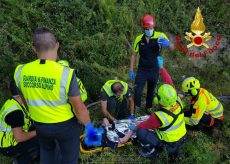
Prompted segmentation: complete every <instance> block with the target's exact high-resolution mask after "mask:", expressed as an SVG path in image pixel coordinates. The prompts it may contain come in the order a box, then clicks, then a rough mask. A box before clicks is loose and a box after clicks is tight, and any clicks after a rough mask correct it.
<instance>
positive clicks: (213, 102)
mask: <svg viewBox="0 0 230 164" xmlns="http://www.w3.org/2000/svg"><path fill="white" fill-rule="evenodd" d="M191 104H192V105H193V110H194V113H193V114H192V116H191V117H185V123H186V124H188V125H191V126H193V125H197V124H198V123H199V121H200V119H201V118H202V116H203V114H204V113H206V114H210V115H211V116H212V117H213V118H221V117H223V112H224V109H223V106H222V104H221V103H220V102H219V101H218V100H217V99H216V98H215V97H214V96H213V95H212V94H211V93H210V92H208V91H207V90H206V89H203V88H201V89H200V91H199V93H198V96H197V99H196V100H195V101H193V102H191Z"/></svg>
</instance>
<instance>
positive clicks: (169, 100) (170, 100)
mask: <svg viewBox="0 0 230 164" xmlns="http://www.w3.org/2000/svg"><path fill="white" fill-rule="evenodd" d="M157 100H158V103H159V104H160V105H162V106H165V107H168V106H173V105H175V104H176V100H177V92H176V90H175V88H173V87H172V86H171V85H169V84H163V85H161V86H160V87H159V89H158V90H157ZM154 102H155V103H157V102H156V98H154Z"/></svg>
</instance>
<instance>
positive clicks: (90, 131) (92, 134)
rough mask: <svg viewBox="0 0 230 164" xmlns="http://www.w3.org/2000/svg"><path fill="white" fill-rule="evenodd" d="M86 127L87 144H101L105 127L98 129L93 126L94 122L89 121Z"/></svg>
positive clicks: (85, 138)
mask: <svg viewBox="0 0 230 164" xmlns="http://www.w3.org/2000/svg"><path fill="white" fill-rule="evenodd" d="M85 128H86V129H85V137H84V141H85V144H86V145H87V146H101V140H102V134H103V133H104V129H103V128H102V127H100V128H98V129H96V128H94V127H93V125H92V123H87V124H86V126H85Z"/></svg>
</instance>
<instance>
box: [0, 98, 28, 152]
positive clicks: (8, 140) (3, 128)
mask: <svg viewBox="0 0 230 164" xmlns="http://www.w3.org/2000/svg"><path fill="white" fill-rule="evenodd" d="M23 108H24V109H25V107H24V106H21V105H20V104H19V103H18V102H17V101H16V100H14V99H10V100H7V101H6V102H5V104H4V105H3V107H2V109H1V110H0V121H1V124H0V140H1V142H0V147H1V148H6V147H10V146H16V145H17V141H16V140H15V139H14V135H13V131H12V128H11V126H10V125H8V124H7V123H6V122H5V118H6V116H7V115H8V114H10V113H12V112H14V111H16V110H21V111H22V112H23V114H24V123H25V124H24V126H23V130H24V131H25V132H28V130H29V128H30V125H31V121H30V119H29V118H30V117H29V114H28V112H27V111H26V110H23Z"/></svg>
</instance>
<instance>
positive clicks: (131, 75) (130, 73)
mask: <svg viewBox="0 0 230 164" xmlns="http://www.w3.org/2000/svg"><path fill="white" fill-rule="evenodd" d="M129 77H130V79H131V80H134V79H135V74H134V72H133V71H129Z"/></svg>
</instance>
